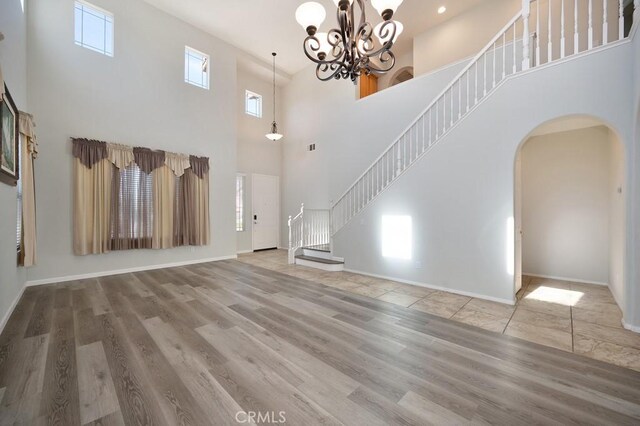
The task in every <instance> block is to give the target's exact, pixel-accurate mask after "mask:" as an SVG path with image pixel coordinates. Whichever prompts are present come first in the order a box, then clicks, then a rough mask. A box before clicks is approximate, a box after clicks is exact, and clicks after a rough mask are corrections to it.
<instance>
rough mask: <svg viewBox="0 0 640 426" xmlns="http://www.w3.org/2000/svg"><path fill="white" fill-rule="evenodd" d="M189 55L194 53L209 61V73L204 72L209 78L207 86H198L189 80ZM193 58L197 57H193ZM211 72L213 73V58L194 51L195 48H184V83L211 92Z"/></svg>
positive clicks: (196, 50)
mask: <svg viewBox="0 0 640 426" xmlns="http://www.w3.org/2000/svg"><path fill="white" fill-rule="evenodd" d="M189 53H194V54H196V55H199V56H202V58H203V60H206V61H207V71H203V72H204V74H205V75H206V76H207V79H206V84H205V85H204V86H203V85H201V84H198V83H197V82H195V81H191V80H190V79H189V61H188V60H187V56H188V54H189ZM192 56H194V57H195V55H192ZM210 71H211V57H210V56H209V55H208V54H206V53H204V52H201V51H200V50H198V49H194V48H193V47H191V46H188V45H186V44H185V46H184V82H185V83H187V84H190V85H192V86H195V87H199V88H200V89H205V90H209V88H210V86H211V72H210Z"/></svg>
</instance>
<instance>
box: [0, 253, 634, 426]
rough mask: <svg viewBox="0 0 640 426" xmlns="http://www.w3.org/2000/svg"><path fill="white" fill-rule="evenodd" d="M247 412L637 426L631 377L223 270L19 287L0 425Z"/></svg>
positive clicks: (330, 291) (286, 281)
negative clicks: (20, 294)
mask: <svg viewBox="0 0 640 426" xmlns="http://www.w3.org/2000/svg"><path fill="white" fill-rule="evenodd" d="M238 413H240V414H238ZM252 413H260V416H257V415H256V416H255V417H251V418H252V419H254V420H255V421H256V423H257V424H267V423H269V422H272V423H276V422H278V421H280V420H283V418H284V419H286V424H291V425H312V424H346V425H378V424H379V425H389V424H419V425H427V424H444V425H452V424H456V425H460V424H468V423H469V424H504V425H517V424H532V423H535V424H594V425H595V424H597V425H603V424H635V425H637V424H639V423H640V373H638V372H634V371H632V370H627V369H624V368H621V367H616V366H613V365H610V364H605V363H602V362H599V361H596V360H592V359H588V358H584V357H581V356H579V355H575V354H571V353H567V352H564V351H560V350H556V349H553V348H549V347H544V346H539V345H537V344H534V343H530V342H526V341H523V340H519V339H517V338H514V337H510V336H505V335H500V334H497V333H492V332H490V331H484V330H481V329H479V328H475V327H472V326H468V325H465V324H461V323H457V322H454V321H451V320H447V319H443V318H440V317H436V316H432V315H429V314H427V313H423V312H419V311H416V310H411V309H407V308H404V307H401V306H397V305H393V304H390V303H387V302H384V301H381V300H376V299H371V298H368V297H364V296H359V295H354V294H351V293H346V292H343V291H341V290H337V289H334V288H331V287H327V286H325V285H322V284H318V283H314V282H310V281H305V280H303V279H300V278H295V277H291V276H288V275H283V274H280V273H278V272H274V271H269V270H266V269H262V268H259V267H256V266H252V265H248V264H243V263H240V262H237V261H224V262H218V263H208V264H201V265H195V266H190V267H181V268H172V269H164V270H157V271H150V272H140V273H135V274H125V275H118V276H112V277H106V278H100V279H91V280H83V281H76V282H71V283H64V284H58V285H52V286H43V287H34V288H28V289H27V290H26V292H25V294H24V296H23V297H22V299H21V300H20V302H19V304H18V306H17V308H16V310H15V311H14V313H13V315H12V316H11V318H10V319H9V322H8V324H7V326H6V327H5V330H4V332H3V333H2V335H1V336H0V424H1V425H10V424H59V425H78V424H102V425H112V424H113V425H117V424H130V425H137V424H149V425H151V424H154V425H165V424H166V425H176V424H184V425H209V424H212V425H224V424H238V421H246V419H247V416H250V415H252ZM265 420H267V421H265ZM243 424H250V423H243Z"/></svg>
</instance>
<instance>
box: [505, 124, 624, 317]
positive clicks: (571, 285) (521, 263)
mask: <svg viewBox="0 0 640 426" xmlns="http://www.w3.org/2000/svg"><path fill="white" fill-rule="evenodd" d="M624 155H625V153H624V148H623V145H622V143H621V141H620V140H619V137H618V135H617V133H616V132H615V131H614V130H613V129H612V128H610V127H609V126H608V125H607V124H606V123H604V122H602V121H601V120H598V119H595V118H592V117H584V116H572V117H564V118H561V119H557V120H553V121H551V122H547V123H545V124H543V125H541V126H539V127H538V128H536V129H535V130H534V131H533V132H532V133H531V134H530V135H529V136H528V137H527V138H526V139H525V140H524V141H523V143H522V144H521V146H520V149H519V150H518V153H517V156H516V160H515V174H516V176H515V182H516V185H515V186H516V188H515V234H516V235H515V267H514V275H515V291H516V295H517V297H518V299H522V298H525V297H526V298H532V299H537V300H543V301H546V302H551V303H554V304H557V305H564V306H575V307H580V306H582V305H584V304H585V303H586V302H585V301H584V300H582V301H581V298H583V296H584V294H585V291H588V292H594V293H595V294H602V302H605V303H611V304H617V305H618V306H619V307H620V309H623V308H624V297H625V291H624V258H625V238H626V237H625V213H624V212H625V186H624V179H625V173H624V164H625V162H624ZM596 286H599V287H596ZM605 286H606V287H608V288H609V290H610V294H608V293H609V292H607V291H606V288H605ZM598 292H599V293H598ZM605 307H606V306H605ZM611 312H614V314H612V315H613V316H612V318H610V319H609V320H610V321H611V322H612V323H614V322H616V321H618V323H619V321H620V319H619V318H617V316H618V315H619V314H617V313H615V309H613V308H612V309H611ZM614 317H615V318H614Z"/></svg>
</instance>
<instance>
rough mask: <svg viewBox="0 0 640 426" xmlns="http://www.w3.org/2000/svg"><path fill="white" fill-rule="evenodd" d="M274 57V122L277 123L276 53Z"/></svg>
mask: <svg viewBox="0 0 640 426" xmlns="http://www.w3.org/2000/svg"><path fill="white" fill-rule="evenodd" d="M272 55H273V122H274V123H275V122H276V52H273V53H272Z"/></svg>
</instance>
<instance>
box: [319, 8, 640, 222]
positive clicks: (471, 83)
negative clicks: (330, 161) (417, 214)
mask: <svg viewBox="0 0 640 426" xmlns="http://www.w3.org/2000/svg"><path fill="white" fill-rule="evenodd" d="M627 3H628V0H544V1H543V0H534V1H530V0H523V2H522V10H521V11H520V12H518V13H517V14H516V16H514V17H513V18H512V19H511V20H510V21H509V23H507V25H505V27H504V28H503V29H502V30H501V31H500V32H498V34H496V36H495V37H493V39H492V40H491V41H490V42H489V43H488V44H487V45H486V46H485V47H484V48H483V49H482V50H481V51H480V53H478V54H477V55H476V56H475V57H474V58H473V59H472V60H471V61H470V62H469V64H468V65H467V66H466V67H465V68H464V69H463V70H462V71H461V72H460V73H459V74H458V75H457V76H456V77H455V78H454V79H453V81H452V82H451V83H449V85H448V86H446V88H445V89H444V90H443V91H442V92H441V93H440V94H439V95H438V96H437V97H436V98H435V99H434V100H433V101H432V102H431V103H430V104H429V106H428V107H427V108H426V109H425V110H424V111H423V112H422V114H420V115H419V116H418V118H416V119H415V120H414V121H413V122H412V123H411V125H410V126H409V127H408V128H407V129H406V130H405V131H404V132H403V133H402V134H401V135H400V136H399V137H398V138H397V139H396V140H395V141H394V142H393V143H392V144H391V145H390V146H389V147H388V148H387V149H386V150H385V151H384V152H383V153H382V154H381V155H380V156H379V157H378V158H377V159H376V160H375V161H374V162H373V163H372V164H371V166H369V167H368V168H367V169H366V171H365V172H364V173H363V174H362V175H360V176H359V177H358V178H357V179H356V181H355V182H354V183H353V184H352V185H351V186H350V187H349V188H348V189H347V190H346V191H345V192H344V193H343V194H342V195H341V196H340V197H339V198H338V200H337V201H336V202H335V203H334V204H333V205H332V206H331V221H332V225H333V228H332V234H335V233H336V232H337V231H338V230H340V229H341V228H342V227H343V226H344V225H345V224H346V223H347V222H349V221H350V220H351V219H352V218H353V217H354V216H356V215H357V214H358V213H359V212H360V211H362V210H363V209H364V208H365V207H366V206H367V205H368V204H369V203H370V202H371V201H372V200H373V199H375V198H376V197H377V196H378V195H379V194H380V193H381V192H383V191H384V190H385V189H386V188H387V187H389V186H390V185H391V184H392V183H393V182H394V181H395V180H396V179H398V177H400V176H401V175H402V174H403V173H404V172H405V171H406V170H407V169H409V167H411V166H412V165H413V164H414V163H415V162H416V161H417V160H419V159H420V158H421V157H422V156H423V155H425V154H426V153H427V152H428V151H429V150H430V149H431V148H433V146H434V145H435V144H436V143H438V142H439V141H440V140H441V139H442V137H443V136H444V135H446V134H447V133H448V132H449V131H450V130H451V129H452V128H453V127H454V126H455V125H456V124H457V123H458V122H460V121H461V120H462V119H463V118H464V117H466V116H467V115H468V114H469V113H470V112H471V111H472V110H473V109H474V108H475V107H476V106H477V105H478V104H479V103H480V102H482V100H483V99H485V98H486V97H487V96H488V95H489V94H490V93H492V92H493V91H494V90H495V89H496V88H497V86H498V85H500V83H502V82H503V81H504V80H505V79H506V78H508V77H510V76H512V75H514V74H517V73H519V72H522V71H526V70H528V69H530V68H533V67H537V66H540V65H543V64H548V63H551V62H554V61H557V60H560V59H563V58H566V57H568V56H571V55H576V54H579V53H582V52H585V51H590V50H592V49H595V48H598V47H601V46H604V45H607V44H609V43H611V42H614V41H618V40H622V39H623V38H625V37H626V34H625V25H624V24H625V15H624V9H625V6H626V4H627ZM634 10H635V12H634V18H633V19H634V20H636V21H638V20H640V0H634Z"/></svg>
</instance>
